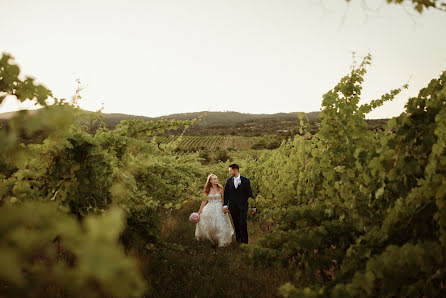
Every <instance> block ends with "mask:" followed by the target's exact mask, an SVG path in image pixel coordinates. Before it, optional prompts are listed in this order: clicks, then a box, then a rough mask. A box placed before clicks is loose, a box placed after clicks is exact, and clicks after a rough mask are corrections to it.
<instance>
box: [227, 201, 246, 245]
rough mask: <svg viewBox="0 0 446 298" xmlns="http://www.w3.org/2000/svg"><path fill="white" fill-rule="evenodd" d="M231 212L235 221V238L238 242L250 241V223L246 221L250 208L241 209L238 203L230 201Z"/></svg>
mask: <svg viewBox="0 0 446 298" xmlns="http://www.w3.org/2000/svg"><path fill="white" fill-rule="evenodd" d="M234 205H235V206H234ZM229 212H231V217H232V222H233V223H234V230H235V239H236V240H237V242H238V243H248V225H247V223H246V219H247V217H248V210H247V209H246V210H245V209H240V207H239V206H237V205H236V204H231V203H229Z"/></svg>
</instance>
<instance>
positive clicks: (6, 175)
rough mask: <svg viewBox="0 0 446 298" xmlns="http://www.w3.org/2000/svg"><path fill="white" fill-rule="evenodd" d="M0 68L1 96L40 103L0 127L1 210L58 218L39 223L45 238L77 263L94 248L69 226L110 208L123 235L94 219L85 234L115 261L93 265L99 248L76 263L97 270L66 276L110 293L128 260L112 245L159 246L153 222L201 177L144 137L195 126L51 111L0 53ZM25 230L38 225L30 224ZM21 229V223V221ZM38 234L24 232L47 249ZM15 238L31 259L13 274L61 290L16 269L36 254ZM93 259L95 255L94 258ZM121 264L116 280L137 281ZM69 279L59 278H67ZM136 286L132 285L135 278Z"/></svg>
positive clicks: (63, 108)
mask: <svg viewBox="0 0 446 298" xmlns="http://www.w3.org/2000/svg"><path fill="white" fill-rule="evenodd" d="M0 61H2V66H1V67H2V68H1V69H0V70H1V74H0V86H1V89H0V92H1V94H6V95H10V96H16V97H17V98H19V97H20V98H21V99H25V98H26V97H27V98H28V99H30V100H33V101H35V102H37V103H40V104H42V105H43V108H42V109H40V110H38V111H37V112H35V113H34V114H32V115H30V113H29V112H28V111H21V112H19V113H17V115H15V116H14V117H13V118H12V119H11V120H10V121H9V123H8V126H7V127H4V128H2V129H1V130H0V145H2V146H1V147H0V164H1V165H3V166H2V167H1V168H0V206H1V208H0V209H5V210H6V208H8V210H13V211H11V212H13V213H14V214H15V215H16V216H17V217H18V218H19V217H26V216H29V214H30V213H29V209H27V208H28V207H26V206H29V205H28V204H30V203H35V205H33V206H34V208H36V209H38V210H36V214H40V212H41V213H42V216H46V215H45V214H47V213H48V212H50V213H51V214H53V213H57V212H58V213H60V215H57V216H55V218H56V219H60V222H61V224H60V225H59V224H57V223H58V220H56V219H55V220H49V221H48V222H47V223H42V224H45V225H46V226H45V228H46V229H48V233H51V237H53V236H54V237H59V239H61V240H60V241H59V242H58V243H59V245H60V246H61V247H62V248H63V249H65V250H67V251H69V252H70V253H71V254H73V255H76V256H77V255H78V252H79V250H81V249H87V248H88V247H90V246H94V245H95V243H96V242H94V239H90V238H89V237H88V235H87V234H85V233H88V231H87V232H86V231H84V230H85V229H82V228H79V227H78V226H76V225H75V224H74V223H72V222H79V223H80V222H88V219H87V218H89V216H91V215H101V214H107V213H108V212H107V210H109V209H113V208H119V210H121V211H120V212H122V213H123V216H122V217H123V221H124V222H125V224H123V227H122V229H119V230H116V229H115V226H114V225H111V224H109V223H108V222H106V221H99V222H98V223H97V224H96V226H97V227H95V228H94V229H95V233H100V232H101V233H104V237H108V236H107V235H110V237H109V239H110V241H109V242H107V245H109V246H110V250H109V251H106V250H105V249H104V251H103V253H104V254H106V255H105V256H104V257H110V258H111V257H112V256H113V257H115V258H116V259H115V260H112V261H109V262H108V263H109V264H105V262H104V263H97V262H96V260H95V259H94V254H100V253H101V249H102V248H101V247H99V246H98V247H97V250H93V251H92V255H87V256H86V259H85V260H84V261H83V262H84V263H85V264H84V265H83V266H99V267H97V268H96V270H97V271H94V272H87V271H85V270H84V269H82V268H80V269H79V270H81V271H82V272H80V273H77V272H75V271H73V273H72V276H73V274H81V273H85V274H86V275H89V277H88V278H90V279H92V280H98V281H99V280H100V282H101V283H102V282H103V284H104V285H105V284H115V285H116V287H121V284H122V283H121V282H120V281H119V279H120V278H122V277H121V276H118V275H117V274H112V273H113V272H114V271H113V270H115V269H114V267H113V266H115V263H116V264H119V263H126V262H127V261H126V257H125V255H124V254H121V255H122V257H121V255H118V253H117V252H116V253H115V252H113V251H119V249H120V246H119V245H122V244H124V247H125V248H126V249H127V251H128V250H135V249H136V250H139V251H140V252H143V251H147V250H148V249H149V250H151V249H152V248H153V247H157V245H159V246H162V244H161V243H159V241H160V231H161V223H162V220H161V219H162V217H163V216H165V215H166V213H168V212H170V211H171V210H173V209H179V208H181V206H182V205H183V204H184V203H186V202H187V200H188V199H193V198H194V197H196V196H197V195H198V194H199V191H198V187H197V183H198V180H199V178H201V177H202V176H203V173H202V168H201V164H200V163H199V161H198V158H196V156H191V155H181V154H176V153H175V152H174V148H175V147H174V146H169V145H166V146H159V144H157V143H156V142H155V141H154V140H153V136H154V135H156V134H160V133H162V132H163V131H166V130H171V129H178V127H181V126H182V127H187V126H189V125H192V124H194V123H195V120H192V121H172V120H170V121H157V122H153V121H142V120H128V121H122V122H121V123H120V124H119V125H117V126H116V127H115V129H113V130H109V129H107V128H106V127H105V125H104V123H103V121H102V120H101V114H100V112H98V113H95V114H93V115H90V114H86V113H85V112H83V111H81V110H80V109H79V108H78V107H75V106H73V105H70V104H68V103H66V102H65V100H58V99H56V102H55V104H52V105H48V104H46V102H45V100H46V99H48V97H50V96H51V92H50V91H48V89H44V87H42V86H41V85H36V84H34V81H33V80H31V79H30V80H28V81H27V80H25V81H20V79H19V73H20V69H19V67H18V66H17V65H15V64H13V61H11V57H10V56H9V55H3V57H2V59H1V60H0ZM23 82H25V83H23ZM42 90H43V91H42ZM36 131H43V134H42V135H43V139H42V140H35V141H34V142H33V141H31V142H30V143H28V144H24V143H23V142H22V139H21V136H23V135H25V136H32V135H33V133H35V132H36ZM200 182H201V181H200ZM200 186H201V185H200ZM37 202H38V203H39V204H40V205H37ZM46 205H48V206H50V205H56V206H58V208H57V211H56V209H54V210H53V209H51V210H50V209H48V210H47V209H46V208H47V207H45V206H46ZM22 207H23V208H22ZM12 208H14V209H12ZM48 208H50V207H48ZM40 209H42V210H40ZM5 212H6V211H5ZM47 215H48V214H47ZM39 218H40V217H39ZM12 219H13V217H2V218H1V225H4V226H10V225H13V224H17V225H18V226H20V223H14V222H11V220H12ZM118 222H119V221H118ZM34 223H35V224H36V225H37V224H39V222H38V221H36V222H34ZM56 224H57V225H56ZM23 225H24V226H27V223H23ZM78 225H79V224H78ZM64 229H66V231H65V230H64ZM73 229H78V230H76V231H74V230H73ZM110 229H111V230H113V231H110ZM38 230H39V228H36V231H35V232H33V233H34V234H33V239H34V240H35V241H37V242H39V243H40V244H41V245H42V247H43V245H47V244H48V245H49V244H50V243H51V241H52V240H53V238H54V237H53V238H52V239H50V238H51V237H49V236H45V235H43V234H42V237H40V236H39V233H38ZM110 233H111V234H110ZM83 234H85V235H83ZM97 236H98V237H99V235H97ZM118 236H119V240H120V244H118V242H117V241H116V243H113V245H112V244H111V241H112V240H113V241H115V240H116V239H115V238H117V237H118ZM14 237H16V239H15V241H16V242H18V243H20V242H22V243H23V245H24V249H26V248H29V251H26V253H27V254H30V256H29V260H28V259H25V258H21V257H17V258H16V259H14V260H16V262H17V263H14V264H15V265H17V268H23V269H24V271H27V272H28V273H29V274H28V275H27V277H26V278H29V279H33V280H37V281H41V282H42V283H47V282H48V284H51V283H52V282H53V281H55V282H56V287H57V286H58V285H59V286H61V287H62V288H65V287H66V284H65V283H66V281H65V279H62V278H61V279H60V280H55V279H52V280H51V279H48V280H47V281H45V280H44V279H45V276H44V275H43V276H40V275H39V274H41V273H44V272H43V271H34V269H32V268H31V267H32V264H31V263H24V262H25V261H26V260H28V261H29V262H32V261H31V260H32V257H33V256H36V255H38V253H37V251H36V255H33V254H32V253H33V251H34V250H33V247H29V246H27V241H28V240H27V239H26V235H24V234H17V235H16V236H14ZM82 237H83V238H82ZM70 239H83V240H76V241H78V242H77V243H76V245H77V246H73V245H71V244H70V241H71V240H70ZM49 240H51V241H49ZM8 241H9V240H8V238H7V237H6V238H5V237H1V240H0V255H4V254H5V255H6V253H7V252H8V249H9V248H8V247H7V245H8ZM73 241H74V240H73ZM17 245H19V244H17ZM104 245H105V243H104ZM100 260H101V259H100V256H98V261H100ZM28 261H26V262H28ZM89 262H90V263H89ZM8 264H9V265H11V264H10V263H8ZM51 264H52V263H51ZM126 264H127V263H126ZM15 265H14V266H15ZM52 266H54V268H56V267H57V268H58V266H62V265H59V264H56V263H54V264H53V265H52ZM116 266H117V265H116ZM126 266H127V267H122V268H118V269H119V270H121V271H120V274H122V275H126V278H124V279H123V281H122V282H123V283H125V282H127V281H128V279H132V278H133V277H134V275H135V274H138V269H137V268H136V266H133V265H129V264H128V265H126ZM132 266H133V267H132ZM51 268H52V267H51ZM51 268H50V270H53V269H51ZM39 270H40V269H39ZM58 270H59V269H58ZM67 270H68V269H67ZM70 270H71V269H70ZM75 270H77V269H75ZM116 270H117V269H116ZM126 271H129V272H128V273H126ZM130 271H131V272H130ZM103 272H110V274H106V275H104V276H102V277H101V276H100V275H99V274H103ZM70 274H71V273H70ZM36 275H39V276H36ZM69 276H70V275H67V280H68V278H69ZM11 278H12V277H11ZM88 278H87V277H85V282H88V281H87V280H88ZM101 278H102V280H101ZM0 280H2V281H3V282H5V283H6V285H5V288H6V289H8V290H9V289H11V290H14V291H16V290H17V291H19V290H20V291H25V292H26V291H27V290H31V289H32V288H34V287H37V286H36V285H34V284H33V285H31V284H30V283H19V279H16V280H15V281H14V282H17V283H13V280H12V279H10V278H9V277H8V278H5V279H3V277H0ZM135 282H138V279H137V278H135ZM94 283H95V282H93V284H94ZM70 286H72V287H79V289H81V288H82V287H83V285H82V282H81V281H80V283H79V284H77V283H73V284H72V285H70ZM121 288H122V291H127V290H128V288H129V287H126V286H122V287H121ZM109 290H111V291H112V293H113V294H118V295H121V294H122V295H124V294H126V295H133V294H135V293H136V294H138V293H139V294H140V293H141V291H143V290H144V287H140V286H135V289H134V290H132V291H127V292H120V291H115V287H109ZM70 291H71V290H70Z"/></svg>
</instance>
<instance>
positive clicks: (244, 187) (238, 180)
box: [223, 164, 256, 243]
mask: <svg viewBox="0 0 446 298" xmlns="http://www.w3.org/2000/svg"><path fill="white" fill-rule="evenodd" d="M239 170H240V168H239V166H238V165H237V164H232V165H230V166H229V174H230V175H231V177H229V178H228V180H227V181H226V185H225V192H224V204H223V205H224V206H223V211H224V212H225V213H226V212H228V210H229V211H230V212H231V217H232V222H233V223H234V228H235V238H236V239H237V242H238V243H248V226H247V224H246V218H247V215H248V198H253V199H254V200H255V197H254V196H253V194H252V190H251V183H250V181H249V179H248V178H246V177H244V176H241V175H240V173H239ZM228 202H229V208H228ZM255 212H256V208H255V207H253V208H252V214H254V213H255Z"/></svg>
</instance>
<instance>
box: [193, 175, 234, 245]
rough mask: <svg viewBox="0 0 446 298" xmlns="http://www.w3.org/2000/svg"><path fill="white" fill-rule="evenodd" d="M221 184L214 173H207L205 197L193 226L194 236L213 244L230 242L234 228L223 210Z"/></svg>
mask: <svg viewBox="0 0 446 298" xmlns="http://www.w3.org/2000/svg"><path fill="white" fill-rule="evenodd" d="M223 190H224V189H223V186H222V185H221V184H219V183H218V177H217V176H216V175H215V174H209V176H208V178H207V181H206V185H205V186H204V189H203V194H204V195H205V196H207V198H206V199H205V200H204V201H203V202H202V203H201V206H200V210H199V211H198V213H199V214H200V221H199V222H198V223H197V224H196V227H195V238H196V239H197V240H199V239H206V240H209V241H211V243H212V244H213V245H214V246H220V247H221V246H226V245H229V244H231V242H232V235H233V234H234V228H233V227H232V224H231V221H230V219H229V215H228V213H224V212H223V196H224V194H223V193H224V192H223Z"/></svg>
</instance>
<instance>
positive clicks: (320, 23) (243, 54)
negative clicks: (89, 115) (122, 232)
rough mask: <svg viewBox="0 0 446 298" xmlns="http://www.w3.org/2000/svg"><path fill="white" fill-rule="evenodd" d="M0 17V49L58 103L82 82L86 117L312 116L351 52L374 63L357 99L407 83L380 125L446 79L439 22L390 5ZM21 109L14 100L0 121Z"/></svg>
mask: <svg viewBox="0 0 446 298" xmlns="http://www.w3.org/2000/svg"><path fill="white" fill-rule="evenodd" d="M364 4H366V5H367V7H366V6H365V5H364ZM0 11H1V18H0V36H1V39H0V40H1V41H0V52H8V53H11V54H12V55H13V56H14V57H15V58H16V61H17V63H18V64H19V65H20V67H21V69H22V73H23V74H27V75H31V76H33V77H35V78H36V79H37V81H38V82H40V83H42V84H44V85H46V86H47V87H48V88H49V89H51V90H53V92H54V94H55V96H57V97H62V98H67V99H68V98H71V96H72V95H73V94H74V92H75V88H76V82H75V80H76V78H80V80H81V83H82V85H83V86H84V87H85V89H84V90H83V91H82V93H81V95H82V97H83V98H82V100H81V101H80V106H81V108H84V109H87V110H98V109H100V108H101V105H102V103H103V105H104V110H103V111H104V112H106V113H114V112H117V113H127V114H133V115H145V116H161V115H167V114H172V113H184V112H198V111H205V110H207V111H225V110H229V111H238V112H242V113H268V114H269V113H277V112H296V111H304V112H311V111H318V110H320V105H321V102H322V95H323V94H324V93H326V92H327V91H328V90H330V89H332V88H333V87H334V86H335V85H336V83H337V82H338V81H339V79H340V78H341V77H342V76H344V75H345V74H346V73H347V72H348V71H349V69H350V66H351V64H352V54H351V53H352V51H354V52H356V53H357V56H359V57H362V56H365V55H367V53H368V52H371V53H372V55H373V61H372V65H371V67H370V68H369V72H368V74H367V76H366V79H365V83H364V93H363V97H362V102H369V101H370V100H372V99H375V98H376V97H380V96H381V95H382V94H383V93H385V92H387V91H388V90H390V89H392V88H397V87H400V86H402V85H403V84H404V83H407V82H408V81H409V85H410V88H409V90H407V91H404V92H403V93H402V94H401V95H400V96H398V98H397V99H396V100H395V101H394V102H392V103H387V104H385V105H384V107H382V108H379V109H377V110H375V111H374V112H372V113H370V114H369V116H368V118H387V117H392V116H396V115H399V114H400V113H401V112H402V111H403V109H404V104H405V103H406V101H407V99H408V98H409V97H410V96H415V95H416V94H417V93H418V91H419V89H420V88H422V87H424V86H426V85H427V83H428V82H429V81H430V80H431V79H432V78H434V77H438V75H439V74H440V73H441V72H442V71H444V70H446V38H445V36H446V13H444V12H439V11H426V12H424V13H423V14H422V15H419V14H418V13H416V12H415V11H414V10H412V9H411V8H410V7H409V8H408V9H405V8H404V7H402V6H396V5H387V4H385V0H373V1H372V0H369V1H367V0H352V3H350V4H347V3H346V2H345V1H344V0H325V1H324V0H236V1H235V0H234V1H233V0H225V1H213V0H159V1H151V0H144V1H136V0H127V1H121V0H120V1H112V0H88V1H87V0H76V1H68V0H28V1H25V0H13V1H12V0H7V1H6V0H0ZM409 79H410V80H409ZM26 107H30V105H29V104H24V105H19V104H17V103H16V101H15V100H12V99H11V98H9V99H7V100H6V101H5V102H4V103H3V104H2V105H1V106H0V113H2V112H7V111H13V110H18V109H20V108H26Z"/></svg>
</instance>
